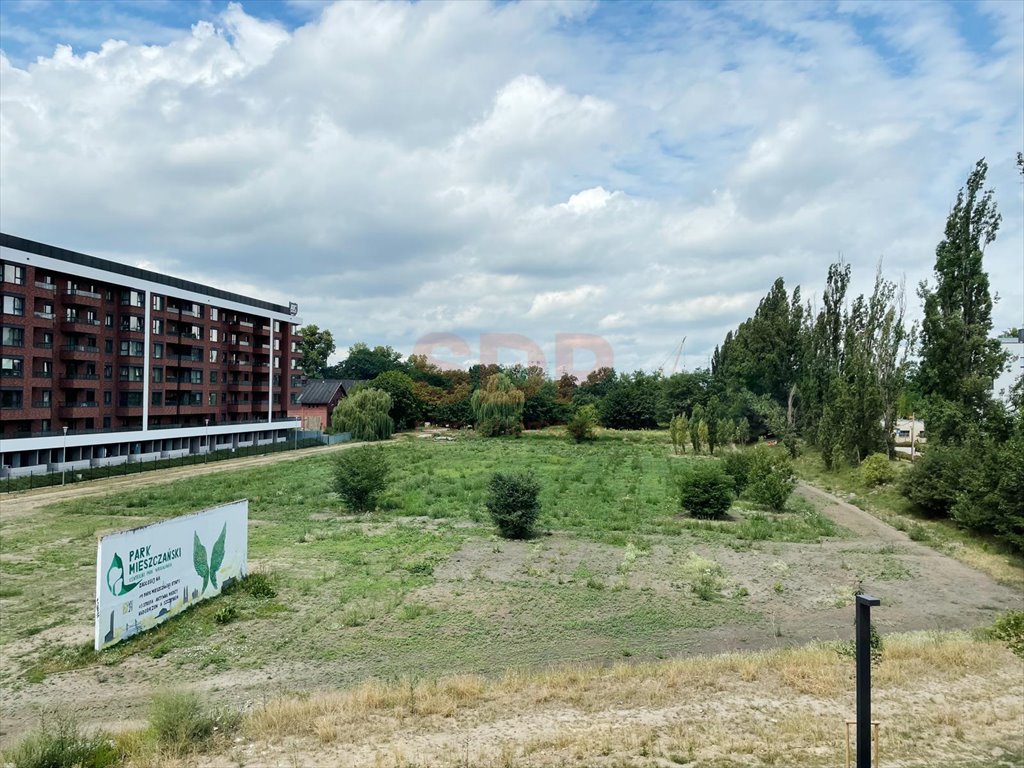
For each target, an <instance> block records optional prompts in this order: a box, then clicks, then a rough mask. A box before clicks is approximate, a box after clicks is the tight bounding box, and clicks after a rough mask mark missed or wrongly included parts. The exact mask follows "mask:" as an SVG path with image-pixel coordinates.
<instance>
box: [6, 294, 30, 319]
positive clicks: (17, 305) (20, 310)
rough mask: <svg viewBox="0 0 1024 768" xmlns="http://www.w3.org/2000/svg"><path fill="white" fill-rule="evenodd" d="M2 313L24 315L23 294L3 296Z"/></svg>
mask: <svg viewBox="0 0 1024 768" xmlns="http://www.w3.org/2000/svg"><path fill="white" fill-rule="evenodd" d="M4 314H5V315H19V316H24V314H25V297H24V296H4Z"/></svg>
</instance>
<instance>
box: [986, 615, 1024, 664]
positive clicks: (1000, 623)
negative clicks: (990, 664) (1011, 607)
mask: <svg viewBox="0 0 1024 768" xmlns="http://www.w3.org/2000/svg"><path fill="white" fill-rule="evenodd" d="M988 634H989V635H990V636H991V637H993V638H994V639H996V640H1001V641H1002V642H1004V643H1006V647H1007V648H1009V649H1010V650H1011V651H1013V652H1014V653H1015V654H1017V655H1018V656H1020V657H1021V658H1022V659H1024V611H1007V612H1006V613H1004V614H1001V615H1000V616H999V617H998V618H997V619H996V620H995V623H994V624H992V627H991V629H989V631H988Z"/></svg>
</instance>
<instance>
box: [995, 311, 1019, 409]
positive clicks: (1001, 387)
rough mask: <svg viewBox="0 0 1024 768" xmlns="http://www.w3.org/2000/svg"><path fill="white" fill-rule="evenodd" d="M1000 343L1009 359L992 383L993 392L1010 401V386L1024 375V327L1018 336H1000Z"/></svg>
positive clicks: (1005, 400)
mask: <svg viewBox="0 0 1024 768" xmlns="http://www.w3.org/2000/svg"><path fill="white" fill-rule="evenodd" d="M999 345H1000V347H1001V348H1002V350H1003V351H1004V352H1006V354H1007V356H1008V359H1007V362H1006V367H1005V368H1004V369H1003V371H1002V373H1000V374H999V376H998V377H996V380H995V381H994V382H993V383H992V392H993V394H994V395H995V396H996V397H998V398H1000V399H1002V400H1003V401H1004V402H1008V401H1009V399H1010V388H1011V387H1013V385H1014V384H1016V383H1017V379H1019V378H1020V377H1021V376H1024V328H1021V329H1019V330H1018V331H1017V335H1016V336H1001V337H999Z"/></svg>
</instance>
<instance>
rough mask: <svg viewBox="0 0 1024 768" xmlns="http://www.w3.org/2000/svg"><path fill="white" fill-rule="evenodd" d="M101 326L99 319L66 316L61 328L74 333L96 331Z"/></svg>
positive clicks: (61, 322)
mask: <svg viewBox="0 0 1024 768" xmlns="http://www.w3.org/2000/svg"><path fill="white" fill-rule="evenodd" d="M99 327H100V321H99V320H89V319H87V318H84V317H65V318H64V319H63V320H61V321H60V329H61V330H62V331H69V332H72V333H74V332H76V331H77V332H78V333H96V329H97V328H99Z"/></svg>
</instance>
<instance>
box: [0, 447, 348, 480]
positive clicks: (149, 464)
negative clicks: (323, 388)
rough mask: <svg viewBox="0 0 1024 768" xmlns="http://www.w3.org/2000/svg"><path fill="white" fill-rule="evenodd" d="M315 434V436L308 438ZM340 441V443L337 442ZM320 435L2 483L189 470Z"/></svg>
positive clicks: (276, 450)
mask: <svg viewBox="0 0 1024 768" xmlns="http://www.w3.org/2000/svg"><path fill="white" fill-rule="evenodd" d="M307 434H312V435H316V437H306V436H305V435H307ZM323 437H336V436H335V435H330V436H328V435H324V436H323ZM335 442H339V441H335ZM326 444H328V443H326V442H325V441H324V440H323V439H322V437H321V436H320V433H318V432H314V433H300V434H299V435H297V436H295V437H292V436H289V438H288V440H287V441H285V442H281V443H268V444H267V445H251V446H247V447H245V448H235V449H224V450H220V451H211V452H210V453H208V454H203V453H196V454H190V455H187V456H181V457H179V458H176V459H160V458H154V459H153V460H152V461H126V462H125V463H123V464H113V465H111V466H108V467H89V468H88V469H69V470H66V471H63V472H62V471H60V470H54V471H51V472H40V473H37V474H29V475H28V476H27V477H10V476H8V477H6V478H4V479H3V480H0V482H2V483H3V484H4V491H5V492H6V493H13V492H14V491H26V490H30V489H32V488H46V487H50V486H54V485H73V484H74V483H83V482H85V481H87V480H102V479H104V478H108V477H121V476H124V475H135V474H139V473H140V472H149V471H151V470H154V469H170V468H172V467H189V466H195V465H196V464H209V463H210V462H216V461H225V460H228V459H241V458H244V457H246V456H265V455H267V454H268V453H281V452H283V451H293V450H296V449H298V448H310V447H312V446H315V445H326Z"/></svg>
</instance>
